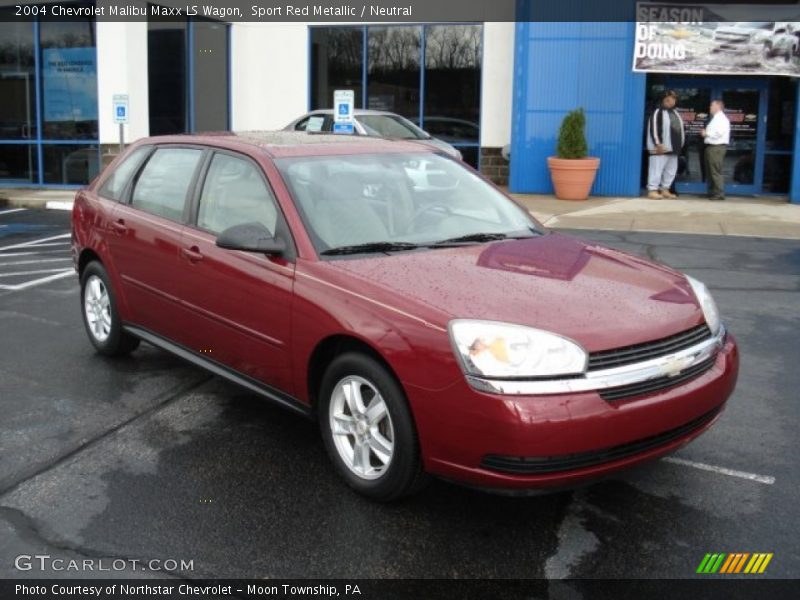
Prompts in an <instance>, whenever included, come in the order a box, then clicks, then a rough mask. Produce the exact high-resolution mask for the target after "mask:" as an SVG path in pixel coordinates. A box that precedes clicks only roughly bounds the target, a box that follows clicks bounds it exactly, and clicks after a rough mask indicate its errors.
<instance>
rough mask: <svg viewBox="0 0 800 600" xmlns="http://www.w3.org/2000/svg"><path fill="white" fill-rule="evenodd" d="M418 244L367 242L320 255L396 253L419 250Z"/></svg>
mask: <svg viewBox="0 0 800 600" xmlns="http://www.w3.org/2000/svg"><path fill="white" fill-rule="evenodd" d="M420 247H421V246H420V245H419V244H412V243H410V242H368V243H366V244H355V245H353V246H338V247H336V248H330V249H328V250H323V251H322V252H320V254H323V255H325V256H336V255H342V254H366V253H370V252H396V251H402V250H415V249H417V248H420Z"/></svg>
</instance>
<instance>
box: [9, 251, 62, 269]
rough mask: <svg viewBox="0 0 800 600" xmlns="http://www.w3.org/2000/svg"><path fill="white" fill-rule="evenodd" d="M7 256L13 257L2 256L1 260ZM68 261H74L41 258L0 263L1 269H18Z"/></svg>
mask: <svg viewBox="0 0 800 600" xmlns="http://www.w3.org/2000/svg"><path fill="white" fill-rule="evenodd" d="M6 256H11V255H9V254H0V258H5V257H6ZM66 260H72V258H40V259H38V260H17V261H14V262H0V268H2V267H16V266H19V265H38V264H39V263H54V262H64V261H66Z"/></svg>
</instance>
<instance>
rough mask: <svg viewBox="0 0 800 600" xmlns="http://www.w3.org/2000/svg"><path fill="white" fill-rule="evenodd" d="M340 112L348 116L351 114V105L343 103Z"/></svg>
mask: <svg viewBox="0 0 800 600" xmlns="http://www.w3.org/2000/svg"><path fill="white" fill-rule="evenodd" d="M339 114H340V115H342V116H346V115H348V114H350V106H349V105H348V104H346V103H342V104H340V105H339Z"/></svg>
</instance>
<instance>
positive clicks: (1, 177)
mask: <svg viewBox="0 0 800 600" xmlns="http://www.w3.org/2000/svg"><path fill="white" fill-rule="evenodd" d="M36 161H37V152H36V146H35V145H33V144H2V143H0V181H3V182H8V183H38V180H39V174H38V168H37V162H36Z"/></svg>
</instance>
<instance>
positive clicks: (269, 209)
mask: <svg viewBox="0 0 800 600" xmlns="http://www.w3.org/2000/svg"><path fill="white" fill-rule="evenodd" d="M277 218H278V209H277V208H276V206H275V201H274V200H273V199H272V194H270V193H269V191H268V190H267V186H266V184H265V183H264V179H263V177H262V176H261V173H260V172H259V170H258V168H257V167H256V166H255V165H254V164H253V163H251V162H250V161H248V160H243V159H241V158H235V157H233V156H228V155H227V154H217V155H216V156H214V160H212V161H211V166H210V167H209V168H208V174H207V175H206V181H205V184H204V185H203V193H202V194H201V195H200V207H199V212H198V215H197V225H198V227H200V228H201V229H205V230H207V231H210V232H211V233H217V234H219V233H222V232H223V231H225V230H226V229H228V228H229V227H233V226H234V225H244V224H249V223H258V224H260V225H263V226H264V227H266V228H267V230H268V231H269V232H270V233H271V234H272V235H275V222H276V220H277Z"/></svg>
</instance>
